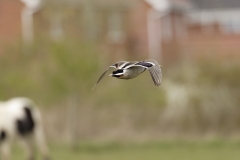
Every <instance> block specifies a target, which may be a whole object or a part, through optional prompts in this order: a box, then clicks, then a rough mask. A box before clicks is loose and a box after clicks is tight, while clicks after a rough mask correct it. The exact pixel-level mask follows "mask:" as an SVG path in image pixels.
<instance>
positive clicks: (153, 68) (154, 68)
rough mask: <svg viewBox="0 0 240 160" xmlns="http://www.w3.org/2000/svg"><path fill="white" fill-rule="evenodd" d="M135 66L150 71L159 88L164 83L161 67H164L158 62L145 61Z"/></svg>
mask: <svg viewBox="0 0 240 160" xmlns="http://www.w3.org/2000/svg"><path fill="white" fill-rule="evenodd" d="M134 66H140V67H144V68H146V69H148V71H149V73H150V75H151V77H152V80H153V82H154V84H155V86H159V85H160V84H161V81H162V70H161V67H162V66H160V65H159V64H158V63H157V61H155V60H145V61H141V62H138V63H136V64H134Z"/></svg>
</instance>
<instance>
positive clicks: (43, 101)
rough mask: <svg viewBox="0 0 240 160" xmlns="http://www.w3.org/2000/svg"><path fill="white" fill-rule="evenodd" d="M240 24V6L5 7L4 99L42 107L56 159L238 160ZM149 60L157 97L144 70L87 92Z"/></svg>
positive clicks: (16, 0)
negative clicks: (158, 71)
mask: <svg viewBox="0 0 240 160" xmlns="http://www.w3.org/2000/svg"><path fill="white" fill-rule="evenodd" d="M239 15H240V1H237V0H1V1H0V73H1V78H0V99H1V100H7V99H10V98H12V97H15V96H26V97H29V98H31V99H33V100H34V101H35V102H36V104H38V106H39V108H40V110H41V111H42V113H43V117H44V124H45V131H46V135H47V139H48V141H49V144H50V146H51V148H52V154H53V157H55V158H56V159H59V160H60V159H61V158H63V159H79V158H82V159H104V160H106V159H138V160H139V159H143V160H145V159H151V158H152V159H156V158H158V157H159V158H160V157H162V158H164V159H168V160H169V159H184V160H187V159H211V160H212V159H218V160H219V159H229V156H231V157H232V159H239V158H240V152H239V151H240V141H239V138H240V107H239V104H240V91H239V87H240V83H239V79H238V78H240V74H239V73H240V63H239V62H240V61H239V60H240V16H239ZM152 58H153V59H156V60H157V61H158V62H159V64H161V65H162V66H163V68H162V72H163V80H162V85H161V86H160V87H155V86H154V84H153V82H152V80H151V77H150V75H149V73H147V72H146V73H144V74H142V75H141V76H139V77H137V78H136V79H132V80H129V81H125V80H117V79H114V78H110V77H108V76H106V77H105V78H104V79H103V80H102V81H101V82H100V83H99V85H98V86H97V87H96V88H95V89H94V90H93V91H91V88H92V87H93V86H94V84H95V83H96V81H97V80H98V78H99V76H100V75H101V73H102V72H103V71H105V70H106V69H107V68H108V66H109V65H111V64H113V63H115V62H116V61H119V60H144V59H152ZM70 148H74V149H76V150H77V151H78V152H73V153H72V151H71V154H69V153H70ZM189 151H193V152H189ZM19 154H21V153H20V151H19V152H17V154H16V155H14V156H15V157H19ZM57 157H58V158H57ZM60 157H61V158H60ZM230 159H231V158H230Z"/></svg>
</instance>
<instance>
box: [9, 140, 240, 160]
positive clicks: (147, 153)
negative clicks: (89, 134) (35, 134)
mask: <svg viewBox="0 0 240 160" xmlns="http://www.w3.org/2000/svg"><path fill="white" fill-rule="evenodd" d="M50 148H51V155H52V159H53V160H158V159H161V160H239V159H240V142H225V141H212V142H185V141H182V142H149V143H124V144H123V143H107V144H95V143H94V144H93V143H84V144H81V145H79V146H78V148H77V149H75V150H70V149H69V148H68V147H66V146H65V145H51V147H50ZM13 152H14V154H13V160H23V159H24V158H23V157H24V155H23V153H22V151H21V150H20V149H19V148H18V147H17V148H16V147H15V148H14V151H13ZM38 159H40V158H38Z"/></svg>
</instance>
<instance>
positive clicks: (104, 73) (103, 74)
mask: <svg viewBox="0 0 240 160" xmlns="http://www.w3.org/2000/svg"><path fill="white" fill-rule="evenodd" d="M110 68H116V67H115V66H109V67H108V69H107V70H106V71H104V72H103V73H102V75H101V76H100V77H99V79H98V81H97V83H96V84H95V85H94V86H93V88H92V90H93V89H94V88H95V87H96V85H97V84H98V83H99V82H100V81H101V80H102V78H103V77H104V76H105V75H106V73H107V72H108V70H109V69H110Z"/></svg>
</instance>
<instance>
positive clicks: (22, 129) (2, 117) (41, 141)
mask: <svg viewBox="0 0 240 160" xmlns="http://www.w3.org/2000/svg"><path fill="white" fill-rule="evenodd" d="M16 139H18V140H20V142H21V144H22V146H23V147H24V148H25V150H26V153H27V156H28V160H34V146H35V145H36V146H37V147H38V148H39V151H40V152H41V154H42V155H43V158H44V159H45V160H48V159H49V154H48V148H47V146H46V143H45V138H44V132H43V126H42V120H41V114H40V111H39V110H38V108H37V107H36V105H35V104H34V102H33V101H32V100H30V99H28V98H22V97H19V98H13V99H10V100H8V101H5V102H0V153H1V154H0V155H1V159H2V160H9V159H10V155H11V145H12V143H13V142H14V141H15V140H16Z"/></svg>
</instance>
